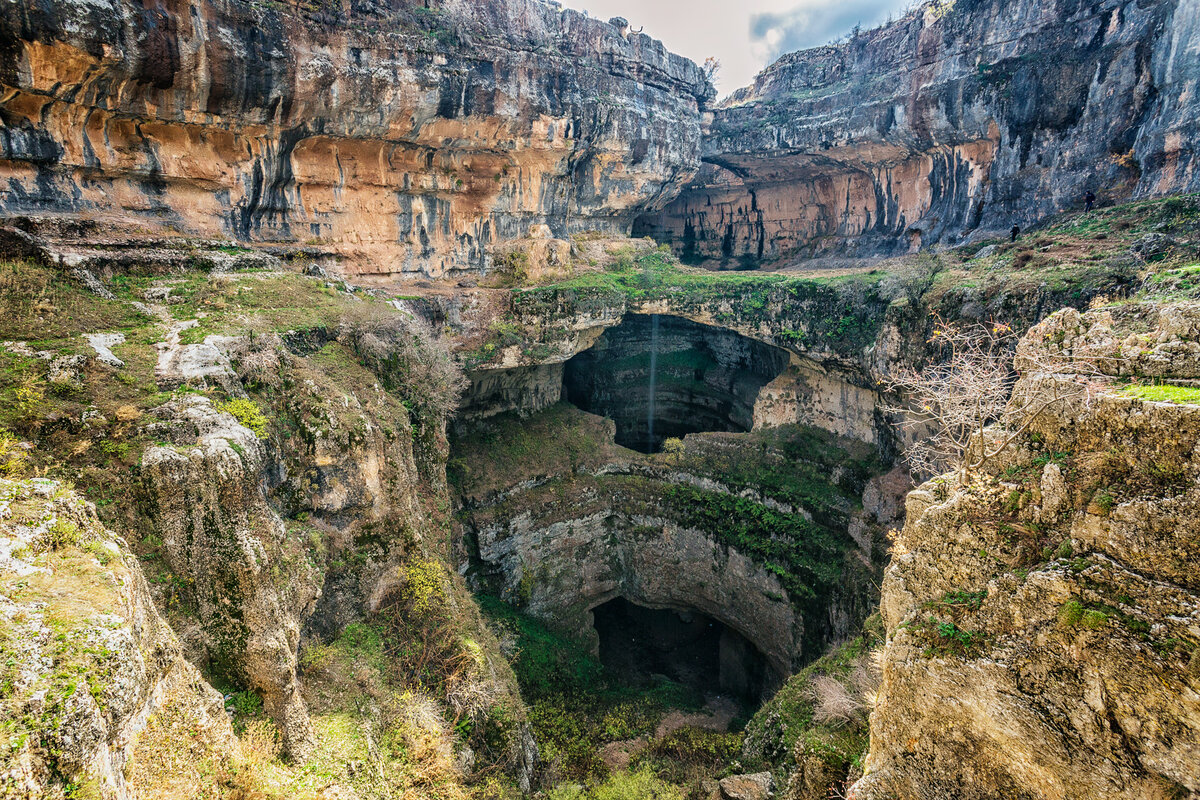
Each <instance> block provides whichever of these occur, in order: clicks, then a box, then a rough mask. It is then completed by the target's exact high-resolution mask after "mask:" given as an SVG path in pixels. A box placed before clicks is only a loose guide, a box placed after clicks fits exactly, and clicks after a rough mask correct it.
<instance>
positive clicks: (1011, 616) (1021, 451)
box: [852, 304, 1200, 800]
mask: <svg viewBox="0 0 1200 800" xmlns="http://www.w3.org/2000/svg"><path fill="white" fill-rule="evenodd" d="M1197 352H1200V308H1198V307H1197V306H1196V305H1195V304H1181V305H1166V306H1160V305H1155V304H1131V305H1129V306H1117V307H1113V308H1110V309H1103V310H1097V311H1091V312H1088V313H1086V314H1082V315H1081V314H1079V313H1077V312H1073V311H1064V312H1062V313H1060V314H1058V315H1055V316H1054V317H1051V318H1050V319H1048V320H1047V321H1045V322H1044V323H1042V324H1040V325H1038V326H1036V327H1035V328H1034V329H1033V330H1031V331H1030V333H1029V334H1028V335H1027V337H1026V338H1025V339H1024V341H1023V342H1022V345H1021V349H1020V351H1019V352H1018V356H1017V367H1018V368H1019V369H1021V370H1022V371H1023V377H1022V379H1021V381H1020V383H1018V385H1017V387H1016V389H1015V391H1014V398H1015V400H1014V403H1015V404H1020V406H1019V407H1034V408H1036V407H1038V406H1028V405H1026V404H1027V403H1028V401H1030V400H1033V401H1034V402H1036V403H1038V405H1040V403H1041V401H1042V400H1044V399H1046V398H1050V397H1053V396H1055V395H1054V394H1052V393H1054V392H1058V395H1057V396H1059V397H1061V398H1063V399H1062V400H1061V401H1059V402H1056V403H1054V404H1052V405H1051V406H1050V407H1048V408H1047V409H1046V411H1045V412H1044V413H1041V414H1039V415H1038V416H1037V417H1036V418H1035V419H1034V420H1033V421H1032V424H1030V426H1029V429H1028V431H1026V432H1024V433H1023V434H1020V435H1018V436H1017V437H1016V438H1015V439H1014V440H1013V442H1012V444H1011V445H1009V446H1008V447H1007V449H1005V450H1004V452H1003V453H1002V454H1001V455H1000V456H999V457H998V458H997V459H996V460H995V461H994V462H992V463H990V464H988V466H987V468H986V469H985V470H984V471H983V473H982V474H979V475H971V476H970V477H969V479H968V480H960V479H956V478H950V477H947V478H942V479H938V480H937V481H934V482H931V483H928V484H926V485H924V486H922V487H921V488H920V489H918V490H917V491H914V492H913V493H912V494H911V495H910V496H909V499H908V516H907V522H906V524H905V527H904V530H903V532H902V533H901V534H900V535H899V537H898V538H897V539H896V541H895V548H894V553H893V561H892V564H891V566H889V567H888V570H887V573H886V577H885V580H884V584H883V598H882V610H883V616H884V621H885V623H886V625H887V629H888V644H887V647H886V650H885V653H884V662H883V686H882V689H881V690H880V693H879V702H878V705H877V706H876V708H875V711H874V713H873V715H872V724H871V751H870V755H869V758H868V759H867V762H866V775H865V777H864V778H863V779H862V780H861V781H860V782H859V783H858V784H857V785H856V787H855V790H854V792H853V795H852V796H854V797H856V798H859V799H860V800H866V799H867V798H884V797H887V798H917V797H930V796H954V797H962V798H985V797H995V796H997V795H1003V796H1005V797H1013V798H1072V797H1095V798H1118V797H1120V798H1135V797H1136V798H1145V797H1162V798H1167V797H1183V796H1192V795H1194V794H1195V793H1196V792H1198V791H1200V771H1198V770H1197V765H1198V764H1200V701H1198V700H1197V698H1198V697H1200V583H1198V582H1197V579H1196V565H1197V563H1200V541H1198V540H1197V538H1196V530H1197V522H1196V518H1197V514H1198V513H1200V488H1198V487H1200V479H1198V474H1197V464H1196V461H1195V451H1196V448H1197V446H1200V405H1197V404H1196V402H1195V399H1196V390H1195V389H1190V388H1186V385H1185V386H1174V387H1172V386H1171V385H1170V382H1171V381H1178V382H1182V383H1184V384H1187V383H1188V382H1190V381H1192V380H1194V378H1195V377H1196V376H1197V375H1198V374H1200V370H1198V369H1197V360H1196V353H1197ZM1055 362H1058V363H1060V364H1062V367H1061V369H1060V370H1059V371H1058V372H1057V373H1056V374H1049V373H1046V372H1042V371H1039V370H1038V369H1037V365H1039V364H1041V365H1045V364H1047V363H1055ZM1097 369H1098V370H1099V371H1100V372H1102V373H1107V374H1110V375H1116V374H1130V373H1132V374H1139V375H1149V376H1153V377H1154V378H1156V379H1158V380H1160V381H1164V382H1166V384H1167V385H1165V386H1159V387H1149V388H1147V389H1144V390H1139V389H1132V390H1129V389H1125V390H1122V389H1119V388H1117V387H1113V386H1109V387H1108V388H1107V389H1104V390H1100V391H1097V384H1096V381H1097V378H1096V377H1094V375H1093V374H1092V373H1094V372H1095V371H1096V370H1097ZM1074 373H1080V374H1074ZM1081 380H1084V381H1085V383H1084V385H1085V386H1086V387H1088V388H1090V391H1080V390H1079V388H1078V387H1079V386H1080V381H1081ZM1068 387H1070V388H1068ZM1014 407H1018V406H1017V405H1014ZM1018 433H1019V432H1018ZM985 435H986V437H987V438H988V440H989V441H992V442H1003V441H1004V439H1003V438H1001V437H1005V436H1007V435H1008V434H1007V433H1006V432H1004V431H990V432H988V433H987V434H985Z"/></svg>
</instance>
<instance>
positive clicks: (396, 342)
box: [339, 306, 466, 422]
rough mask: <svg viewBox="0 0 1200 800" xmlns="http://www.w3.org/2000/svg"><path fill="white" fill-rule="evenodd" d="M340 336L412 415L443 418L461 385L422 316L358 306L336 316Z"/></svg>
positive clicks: (449, 355)
mask: <svg viewBox="0 0 1200 800" xmlns="http://www.w3.org/2000/svg"><path fill="white" fill-rule="evenodd" d="M340 327H341V336H340V337H339V338H341V339H343V340H344V343H345V344H347V345H348V346H349V347H351V349H353V350H354V352H355V353H356V354H357V355H358V357H359V358H361V359H362V361H363V364H364V365H365V366H366V367H367V368H369V369H370V370H371V371H372V372H374V373H375V374H376V375H378V376H379V380H380V382H381V383H382V384H383V386H384V388H386V389H387V390H388V391H390V392H393V393H394V394H395V395H397V396H398V397H399V398H400V399H401V402H403V403H404V405H405V406H406V407H408V408H409V409H410V410H411V411H413V413H414V414H416V415H417V417H418V418H420V419H422V420H427V421H430V422H434V421H437V422H440V421H442V420H445V419H446V417H448V416H449V415H450V414H451V413H452V412H453V411H454V410H455V409H456V408H457V407H458V399H459V397H460V395H461V394H462V391H463V389H465V388H466V379H465V378H464V377H463V374H462V370H461V369H460V368H459V366H458V364H457V363H456V362H455V360H454V356H453V354H452V353H451V352H450V345H449V343H448V342H447V340H446V339H445V338H444V337H440V336H438V335H437V334H436V333H435V331H434V330H433V328H432V327H431V326H430V325H429V324H428V323H426V322H424V321H423V320H419V319H417V318H416V317H412V316H409V315H405V314H400V313H396V312H390V311H387V310H383V309H380V308H378V307H376V306H363V307H362V308H359V309H355V310H353V311H352V312H350V313H348V314H346V315H345V316H343V317H342V321H341V326H340Z"/></svg>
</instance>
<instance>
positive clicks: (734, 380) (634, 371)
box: [563, 314, 790, 453]
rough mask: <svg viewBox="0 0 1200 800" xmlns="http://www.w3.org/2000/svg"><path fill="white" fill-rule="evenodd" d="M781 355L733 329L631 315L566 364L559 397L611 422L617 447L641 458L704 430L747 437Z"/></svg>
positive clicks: (785, 358)
mask: <svg viewBox="0 0 1200 800" xmlns="http://www.w3.org/2000/svg"><path fill="white" fill-rule="evenodd" d="M789 359H790V357H789V355H788V353H787V352H786V351H785V350H782V349H780V348H778V347H774V346H772V345H769V344H765V343H763V342H759V341H756V340H754V339H750V338H749V337H746V336H742V335H740V334H738V333H735V332H734V331H730V330H726V329H723V328H716V327H713V326H709V325H701V324H699V323H696V322H692V321H691V320H686V319H682V318H680V317H673V316H667V315H660V314H630V315H628V316H626V317H625V319H624V320H622V322H621V324H619V325H617V326H615V327H613V328H609V329H608V330H607V331H605V332H604V333H603V334H602V335H601V336H600V338H599V339H597V340H596V343H595V344H594V345H593V346H592V347H591V348H589V349H587V350H585V351H583V352H582V353H579V354H578V355H576V356H575V357H574V358H572V359H571V360H570V361H568V362H567V363H566V366H565V368H564V370H563V395H564V396H565V397H566V399H567V400H569V401H570V402H571V403H573V404H574V405H576V406H578V407H579V408H581V409H583V410H584V411H588V412H590V413H593V414H599V415H601V416H604V417H609V418H610V419H612V420H613V421H614V422H615V423H616V427H617V434H616V440H617V444H619V445H622V446H623V447H628V448H630V449H633V450H638V451H640V452H643V453H656V452H659V451H660V450H662V448H663V443H664V442H665V441H666V440H667V439H671V438H682V437H684V436H686V435H687V434H689V433H701V432H704V431H729V432H746V431H749V430H750V429H751V428H752V427H753V425H754V404H755V402H756V401H757V400H758V395H759V392H760V391H761V390H762V388H763V387H764V386H766V385H767V384H768V383H770V382H771V381H773V380H775V378H777V377H778V376H779V375H780V374H781V373H782V372H783V371H784V369H786V368H787V365H788V362H789Z"/></svg>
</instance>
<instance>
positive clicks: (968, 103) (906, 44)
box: [635, 0, 1200, 262]
mask: <svg viewBox="0 0 1200 800" xmlns="http://www.w3.org/2000/svg"><path fill="white" fill-rule="evenodd" d="M1197 37H1200V8H1198V7H1197V5H1196V4H1195V3H1194V2H1191V1H1190V0H1162V1H1161V2H1149V3H1146V2H1135V1H1134V0H1123V1H1121V0H1113V1H1112V2H1103V3H1084V2H1080V1H1079V0H1055V2H1049V3H1047V2H1037V1H1036V0H1021V1H1020V2H1015V3H1014V2H1004V1H1003V0H957V2H936V3H931V4H927V5H925V6H922V7H921V8H919V9H917V10H916V11H913V12H911V13H909V14H908V15H906V16H905V17H903V18H901V19H900V20H899V21H897V22H895V23H893V24H890V25H887V26H885V27H882V28H879V29H877V30H873V31H869V32H866V33H856V34H855V35H854V36H853V37H852V38H851V39H850V41H848V42H846V43H844V44H840V45H836V46H826V47H820V48H816V49H813V50H806V51H802V52H797V53H792V54H789V55H787V56H784V57H783V58H782V59H780V60H779V61H778V62H776V63H775V64H774V65H772V66H771V67H769V68H768V69H766V70H765V71H764V72H763V73H761V74H760V75H759V76H758V78H757V80H756V81H755V83H754V85H753V86H751V87H748V88H746V89H743V90H741V91H739V92H737V93H735V94H734V95H733V97H732V98H730V100H728V101H727V102H726V103H724V104H723V106H722V107H721V108H719V109H717V110H716V112H715V114H716V117H715V121H714V122H713V124H712V127H711V131H710V132H709V133H708V134H706V137H705V142H704V160H705V166H704V168H703V170H702V171H701V173H700V175H698V176H697V178H696V180H695V181H693V183H692V184H691V186H689V187H688V188H687V190H685V192H684V193H683V194H682V195H681V196H680V197H679V199H678V200H676V201H675V202H673V203H672V204H671V205H670V206H668V207H667V208H666V209H665V210H664V211H663V212H661V213H657V214H655V213H651V214H648V215H647V216H646V217H644V218H642V219H641V220H640V221H639V223H638V225H637V226H636V228H635V230H636V231H637V232H639V233H645V234H649V235H652V236H654V237H655V238H657V239H659V240H660V241H671V242H672V243H673V245H674V246H675V248H676V249H677V251H679V252H680V253H681V254H683V255H684V256H685V257H691V258H695V259H703V260H718V261H723V262H734V261H739V260H740V261H747V262H754V261H757V260H760V259H763V258H775V257H779V256H785V255H790V254H810V255H811V254H820V253H825V252H831V251H838V252H843V253H850V254H860V255H873V254H880V253H895V252H903V251H906V250H909V249H913V248H916V247H919V246H927V245H931V244H935V243H954V242H957V241H959V240H961V239H963V238H965V237H970V236H972V235H983V234H984V233H986V232H990V233H996V232H999V231H1005V230H1007V229H1008V228H1009V227H1010V226H1011V225H1013V224H1014V223H1017V224H1019V225H1021V226H1023V227H1024V226H1027V225H1028V224H1029V223H1031V222H1033V221H1035V220H1037V219H1039V218H1041V217H1044V216H1046V215H1047V214H1050V213H1053V212H1056V211H1061V210H1063V209H1068V208H1076V207H1082V204H1083V196H1084V194H1085V193H1086V192H1087V191H1089V190H1090V191H1093V192H1095V193H1096V194H1097V195H1098V196H1099V198H1100V199H1101V201H1102V202H1103V201H1105V200H1117V199H1123V198H1128V197H1148V196H1154V195H1161V194H1169V193H1173V192H1183V191H1196V190H1197V189H1200V158H1198V157H1197V155H1196V153H1195V147H1194V142H1195V140H1196V138H1197V133H1198V131H1197V119H1200V113H1198V111H1197V108H1198V107H1197V100H1196V97H1197V95H1196V88H1197V84H1198V83H1200V55H1198V54H1197V51H1196V48H1195V47H1194V43H1195V41H1196V39H1197Z"/></svg>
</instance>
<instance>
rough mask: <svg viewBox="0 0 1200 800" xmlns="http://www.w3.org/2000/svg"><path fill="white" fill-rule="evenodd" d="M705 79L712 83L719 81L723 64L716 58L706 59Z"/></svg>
mask: <svg viewBox="0 0 1200 800" xmlns="http://www.w3.org/2000/svg"><path fill="white" fill-rule="evenodd" d="M703 69H704V77H705V78H707V79H708V81H709V83H712V82H713V81H715V80H716V79H717V74H718V73H720V71H721V62H720V60H719V59H718V58H717V57H716V56H709V57H708V58H706V59H704V67H703Z"/></svg>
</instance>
